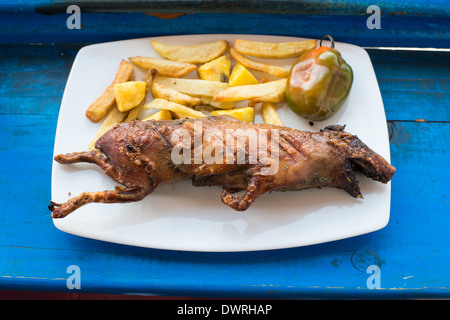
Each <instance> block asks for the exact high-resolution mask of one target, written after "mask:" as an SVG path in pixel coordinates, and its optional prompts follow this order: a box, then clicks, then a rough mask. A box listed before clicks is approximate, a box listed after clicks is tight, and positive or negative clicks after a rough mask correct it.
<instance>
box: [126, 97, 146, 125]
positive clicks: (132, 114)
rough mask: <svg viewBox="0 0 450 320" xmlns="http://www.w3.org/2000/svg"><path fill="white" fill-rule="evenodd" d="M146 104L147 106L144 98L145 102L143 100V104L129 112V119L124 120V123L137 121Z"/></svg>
mask: <svg viewBox="0 0 450 320" xmlns="http://www.w3.org/2000/svg"><path fill="white" fill-rule="evenodd" d="M144 104H145V98H144V100H142V102H141V103H140V104H139V105H138V106H137V107H136V108H134V109H131V110H130V111H129V112H128V115H127V118H126V119H125V120H124V122H131V121H133V120H135V119H137V118H138V116H139V113H140V112H141V110H142V107H143V106H144Z"/></svg>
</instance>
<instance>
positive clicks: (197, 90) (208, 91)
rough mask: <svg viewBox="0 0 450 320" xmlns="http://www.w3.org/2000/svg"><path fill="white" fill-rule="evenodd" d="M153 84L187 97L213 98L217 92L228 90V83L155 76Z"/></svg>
mask: <svg viewBox="0 0 450 320" xmlns="http://www.w3.org/2000/svg"><path fill="white" fill-rule="evenodd" d="M153 82H154V83H159V84H162V85H164V86H166V87H169V88H172V89H174V90H177V91H179V92H182V93H184V94H188V95H195V96H206V97H214V95H215V94H217V93H218V92H219V91H222V90H224V89H226V88H228V83H223V82H219V81H208V80H201V79H185V78H169V77H164V76H160V75H156V77H155V79H153Z"/></svg>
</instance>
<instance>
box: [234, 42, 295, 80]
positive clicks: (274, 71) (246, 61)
mask: <svg viewBox="0 0 450 320" xmlns="http://www.w3.org/2000/svg"><path fill="white" fill-rule="evenodd" d="M230 53H231V55H232V56H233V58H234V59H235V60H236V61H237V62H239V63H240V64H242V65H243V66H244V67H246V68H249V69H252V70H258V71H262V72H265V73H268V74H271V75H273V76H276V77H279V78H287V77H288V76H289V71H290V68H284V67H279V66H275V65H272V64H267V63H263V62H259V61H255V60H253V59H250V58H248V57H245V56H243V55H241V54H240V53H239V52H237V51H236V50H235V49H234V48H233V47H230Z"/></svg>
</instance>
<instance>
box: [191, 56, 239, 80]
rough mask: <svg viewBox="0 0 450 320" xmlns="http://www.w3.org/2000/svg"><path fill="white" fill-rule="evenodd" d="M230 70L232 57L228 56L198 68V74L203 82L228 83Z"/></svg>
mask: <svg viewBox="0 0 450 320" xmlns="http://www.w3.org/2000/svg"><path fill="white" fill-rule="evenodd" d="M230 69H231V60H230V56H229V55H226V56H221V57H218V58H217V59H214V60H212V61H210V62H207V63H205V64H203V65H202V66H201V67H200V68H198V70H197V74H198V76H199V77H200V79H202V80H209V81H220V82H228V78H229V77H230Z"/></svg>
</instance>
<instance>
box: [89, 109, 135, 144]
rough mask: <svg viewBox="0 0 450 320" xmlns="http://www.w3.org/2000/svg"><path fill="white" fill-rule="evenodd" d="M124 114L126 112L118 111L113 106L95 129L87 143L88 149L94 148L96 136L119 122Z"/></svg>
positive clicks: (98, 136)
mask: <svg viewBox="0 0 450 320" xmlns="http://www.w3.org/2000/svg"><path fill="white" fill-rule="evenodd" d="M126 116H127V112H120V110H119V109H117V107H116V106H114V107H113V108H112V109H111V111H109V113H108V115H107V116H106V118H105V120H104V121H103V123H102V126H101V127H100V129H99V130H98V131H97V133H96V134H95V136H94V138H93V139H92V141H91V143H90V144H89V149H90V150H92V149H95V143H96V142H97V140H98V138H100V137H101V136H102V135H104V134H105V133H106V132H107V131H108V130H109V129H111V128H112V127H114V126H115V125H116V124H118V123H120V122H121V121H122V120H123V119H124V118H125V117H126Z"/></svg>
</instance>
